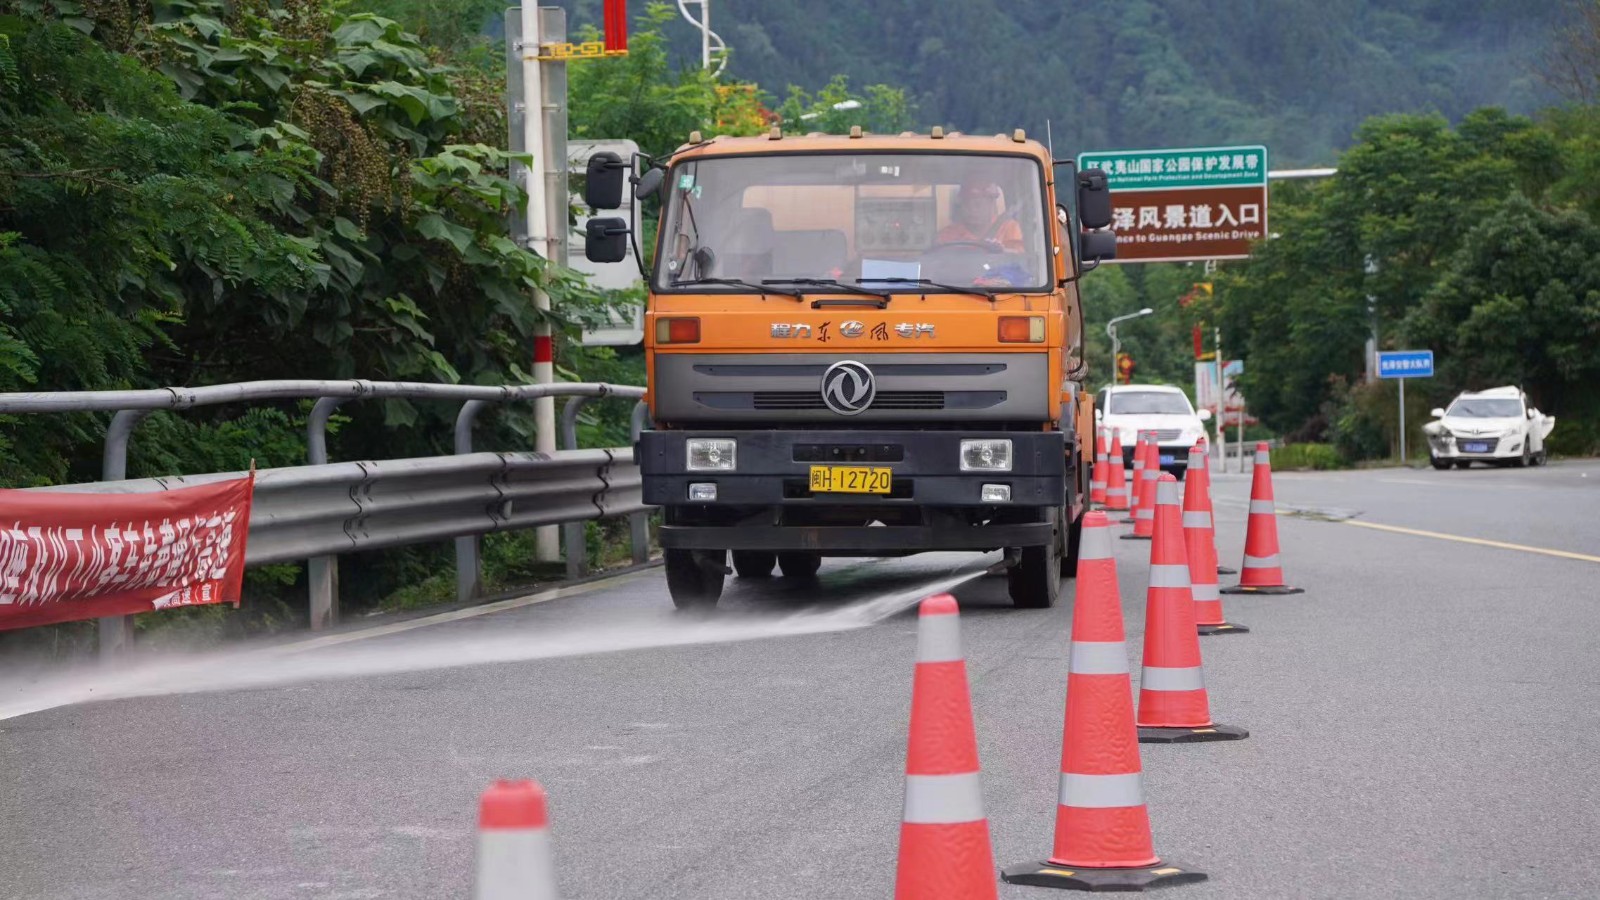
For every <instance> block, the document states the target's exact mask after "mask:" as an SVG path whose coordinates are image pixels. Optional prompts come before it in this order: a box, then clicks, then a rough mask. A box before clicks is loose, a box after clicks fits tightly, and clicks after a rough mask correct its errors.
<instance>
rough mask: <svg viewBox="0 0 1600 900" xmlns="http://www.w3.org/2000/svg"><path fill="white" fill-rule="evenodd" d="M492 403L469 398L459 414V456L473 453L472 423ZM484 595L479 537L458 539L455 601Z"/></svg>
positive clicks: (457, 442) (463, 601)
mask: <svg viewBox="0 0 1600 900" xmlns="http://www.w3.org/2000/svg"><path fill="white" fill-rule="evenodd" d="M487 405H489V404H488V402H487V401H484V400H468V401H467V402H465V403H463V404H461V412H459V413H456V442H455V443H456V455H458V456H460V455H463V454H467V453H471V452H472V423H473V422H474V421H475V420H476V419H477V418H478V413H479V412H480V411H481V410H482V409H483V408H484V407H485V406H487ZM482 594H483V566H482V563H481V561H480V560H479V555H478V536H477V535H468V536H466V537H458V538H456V602H458V603H466V602H467V601H469V600H476V599H477V598H478V597H479V596H481V595H482Z"/></svg>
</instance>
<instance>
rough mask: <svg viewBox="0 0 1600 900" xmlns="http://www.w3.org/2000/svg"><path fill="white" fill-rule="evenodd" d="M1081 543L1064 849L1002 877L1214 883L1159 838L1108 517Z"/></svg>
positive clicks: (1065, 761)
mask: <svg viewBox="0 0 1600 900" xmlns="http://www.w3.org/2000/svg"><path fill="white" fill-rule="evenodd" d="M1079 546H1080V549H1079V551H1078V574H1077V587H1076V589H1075V591H1076V593H1075V595H1074V599H1073V606H1072V655H1071V658H1070V662H1069V663H1068V666H1067V714H1066V722H1065V725H1064V727H1063V728H1062V737H1061V783H1060V789H1059V791H1058V798H1059V799H1058V801H1057V804H1056V838H1055V847H1054V849H1053V851H1052V852H1051V854H1050V858H1049V859H1047V860H1045V861H1043V862H1038V863H1024V864H1021V865H1015V866H1011V867H1009V868H1007V869H1005V871H1004V872H1002V873H1001V878H1002V879H1004V880H1005V881H1007V882H1010V883H1012V884H1029V885H1036V886H1039V887H1058V888H1071V889H1076V890H1085V891H1097V890H1098V891H1112V890H1122V891H1128V890H1139V889H1142V888H1147V887H1158V886H1163V885H1170V884H1185V883H1188V882H1195V881H1204V880H1205V878H1206V875H1205V873H1204V872H1197V871H1195V870H1193V869H1190V868H1188V867H1186V866H1182V865H1177V864H1174V863H1171V862H1162V861H1161V859H1160V858H1158V857H1157V856H1156V853H1155V845H1154V842H1153V841H1152V840H1151V837H1150V815H1149V812H1148V811H1147V810H1146V808H1145V801H1144V783H1143V782H1144V776H1143V773H1142V769H1141V767H1140V765H1139V744H1138V739H1137V738H1138V735H1137V733H1136V731H1135V730H1134V724H1133V688H1132V686H1131V685H1130V684H1129V682H1128V648H1127V645H1126V644H1125V643H1124V642H1123V633H1122V599H1121V597H1120V594H1119V592H1118V590H1117V563H1116V560H1115V559H1114V558H1113V557H1112V555H1111V526H1110V521H1109V520H1108V519H1107V518H1106V516H1105V514H1104V513H1099V512H1092V513H1089V514H1088V515H1086V516H1084V518H1083V538H1082V543H1081V544H1080V545H1079Z"/></svg>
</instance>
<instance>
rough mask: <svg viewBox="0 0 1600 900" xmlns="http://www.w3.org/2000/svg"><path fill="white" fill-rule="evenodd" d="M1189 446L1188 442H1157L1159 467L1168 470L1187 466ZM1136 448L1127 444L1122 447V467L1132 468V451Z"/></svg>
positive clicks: (1171, 470) (1172, 470)
mask: <svg viewBox="0 0 1600 900" xmlns="http://www.w3.org/2000/svg"><path fill="white" fill-rule="evenodd" d="M1190 446H1191V445H1189V444H1157V445H1156V449H1157V451H1158V452H1159V453H1160V459H1161V468H1163V469H1165V470H1167V471H1169V472H1175V471H1177V470H1179V469H1187V468H1189V448H1190ZM1136 449H1138V448H1137V447H1127V446H1124V447H1123V448H1122V467H1123V468H1124V469H1131V468H1133V453H1134V451H1135V450H1136Z"/></svg>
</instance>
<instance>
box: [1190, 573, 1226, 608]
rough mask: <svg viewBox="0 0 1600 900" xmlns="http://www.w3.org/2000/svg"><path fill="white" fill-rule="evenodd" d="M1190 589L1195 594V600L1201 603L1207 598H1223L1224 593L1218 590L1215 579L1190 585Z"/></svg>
mask: <svg viewBox="0 0 1600 900" xmlns="http://www.w3.org/2000/svg"><path fill="white" fill-rule="evenodd" d="M1213 577H1215V576H1213ZM1189 591H1190V593H1192V594H1193V595H1194V600H1195V602H1196V603H1201V602H1204V601H1206V600H1221V599H1222V594H1220V593H1219V592H1218V588H1217V583H1216V582H1215V581H1212V582H1209V583H1207V584H1192V585H1190V586H1189Z"/></svg>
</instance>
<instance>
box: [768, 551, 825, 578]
mask: <svg viewBox="0 0 1600 900" xmlns="http://www.w3.org/2000/svg"><path fill="white" fill-rule="evenodd" d="M778 568H779V569H780V570H781V571H782V572H783V577H785V578H815V577H816V575H817V570H818V569H820V568H822V554H820V553H779V554H778Z"/></svg>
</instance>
